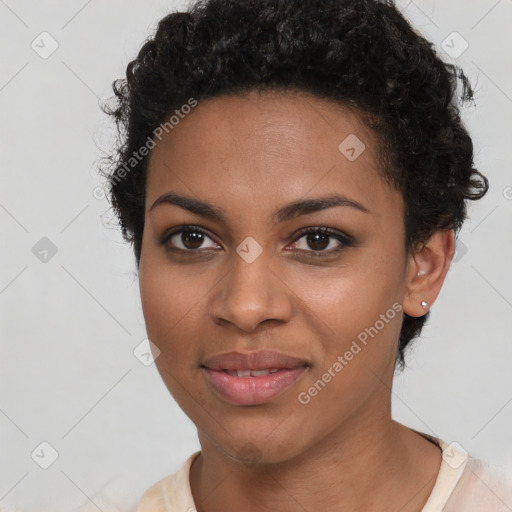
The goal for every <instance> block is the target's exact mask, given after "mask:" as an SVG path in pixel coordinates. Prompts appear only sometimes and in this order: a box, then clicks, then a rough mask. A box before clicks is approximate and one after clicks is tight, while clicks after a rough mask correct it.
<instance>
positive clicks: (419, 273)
mask: <svg viewBox="0 0 512 512" xmlns="http://www.w3.org/2000/svg"><path fill="white" fill-rule="evenodd" d="M425 274H426V272H425V271H424V270H420V271H419V272H418V273H417V274H416V275H417V276H424V275H425Z"/></svg>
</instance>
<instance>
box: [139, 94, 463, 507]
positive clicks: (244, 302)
mask: <svg viewBox="0 0 512 512" xmlns="http://www.w3.org/2000/svg"><path fill="white" fill-rule="evenodd" d="M349 134H355V135H356V136H357V137H358V138H359V139H360V140H361V141H363V143H364V144H365V146H366V148H365V150H364V151H363V152H362V154H361V155H360V156H359V157H358V158H357V159H356V160H354V161H350V160H348V159H347V158H346V157H345V156H344V155H343V154H342V153H341V152H340V150H339V149H338V146H339V144H340V143H341V142H342V141H343V140H344V139H345V138H346V137H347V136H348V135H349ZM376 143H377V138H376V135H375V133H373V132H372V131H371V129H370V128H368V127H367V126H366V125H365V124H364V123H363V122H362V121H361V119H360V118H359V116H358V115H357V112H356V111H353V110H350V109H349V108H347V107H343V106H341V105H338V104H335V103H332V102H329V101H327V100H323V99H319V98H317V97H315V96H312V95H309V94H306V93H282V92H269V91H267V92H263V93H257V92H254V91H253V92H251V93H248V94H246V95H244V96H222V97H217V98H213V99H208V100H204V101H201V102H199V104H198V106H197V107H195V109H194V110H193V112H192V113H190V114H189V115H188V116H187V117H186V118H185V119H183V120H181V121H180V123H179V124H178V125H177V126H175V127H174V129H173V130H172V131H170V132H169V133H168V134H166V135H164V137H163V138H162V140H161V142H159V143H158V144H157V145H156V147H155V148H154V149H152V150H151V154H150V158H149V165H148V179H147V188H146V216H145V227H144V236H143V242H142V255H141V260H140V267H139V284H140V293H141V300H142V308H143V313H144V318H145V322H146V327H147V332H148V337H149V339H150V340H152V342H153V343H154V344H155V346H157V347H158V349H159V350H160V354H159V356H158V357H157V359H156V365H157V367H158V371H159V373H160V375H161V376H162V379H163V380H164V382H165V384H166V386H167V388H168V389H169V391H170V393H171V394H172V396H173V397H174V398H175V400H176V401H177V402H178V404H179V405H180V407H181V408H182V409H183V411H184V412H185V413H186V414H187V415H188V416H189V417H190V419H191V420H192V421H193V422H194V424H195V425H196V426H197V430H198V436H199V441H200V444H201V455H200V456H199V457H198V458H197V459H196V460H195V461H194V464H193V465H192V468H191V471H190V484H191V489H192V494H193V497H194V501H195V503H196V508H197V510H198V511H199V512H218V511H220V510H222V511H223V512H230V511H235V510H236V511H239V510H244V511H248V512H252V511H256V510H257V511H259V512H261V511H262V510H263V511H267V510H268V511H270V510H276V509H279V510H280V511H285V512H286V511H294V512H296V511H297V510H310V511H312V510H323V509H326V510H332V511H341V510H352V511H359V510H361V511H362V510H365V511H367V512H372V511H382V510H396V511H398V510H400V511H401V512H413V511H420V510H421V508H422V507H423V505H424V504H425V502H426V501H427V499H428V496H429V495H430V493H431V491H432V488H433V486H434V483H435V479H436V478H437V474H438V471H439V467H440V464H441V451H440V450H439V448H438V447H436V446H435V445H434V444H432V443H430V442H428V441H427V440H426V439H425V438H423V437H422V436H420V435H419V434H417V433H416V432H414V431H412V430H410V429H409V428H407V427H405V426H403V425H400V424H399V423H397V422H395V421H394V420H392V418H391V386H392V380H393V374H394V363H395V355H396V351H397V343H398V337H399V333H400V327H401V318H402V315H401V313H400V314H396V315H395V316H394V318H392V319H389V320H388V322H387V323H386V324H385V326H384V328H382V329H381V330H379V332H378V334H377V335H375V336H374V337H373V338H369V341H368V343H367V345H366V346H364V348H362V350H361V351H360V352H359V353H358V354H357V355H355V356H354V357H353V359H352V360H351V361H349V362H348V364H346V366H344V368H343V370H342V371H341V372H339V374H337V375H336V377H334V378H332V380H331V381H330V382H329V383H328V384H327V385H326V386H325V387H324V388H323V389H322V390H321V392H319V393H318V394H317V395H316V396H314V397H312V398H311V400H310V401H309V402H308V403H307V404H302V403H300V402H299V400H298V394H299V393H300V392H303V391H307V390H308V389H309V388H310V387H311V386H312V385H313V384H314V383H315V382H316V381H317V380H318V379H321V378H322V375H323V374H324V373H325V372H326V371H327V370H328V368H329V367H332V365H333V363H334V362H335V361H336V360H337V358H338V356H339V355H343V354H344V353H345V352H346V351H347V350H348V349H349V348H350V346H351V344H352V342H353V341H354V340H356V339H357V336H358V334H360V333H361V332H362V331H364V329H365V328H368V327H370V326H373V325H375V323H376V321H377V320H378V319H379V318H381V317H380V315H382V314H386V311H388V310H389V309H390V308H392V305H393V304H394V303H398V304H400V305H401V306H402V308H403V311H404V312H406V313H407V314H408V315H410V316H421V315H423V314H425V310H424V309H423V308H422V307H421V305H420V303H421V301H422V300H425V301H427V302H428V304H429V307H430V305H432V303H433V302H434V301H435V299H436V297H437V296H438V294H439V292H440V289H441V286H442V284H443V282H444V279H445V276H446V273H447V271H448V268H449V265H450V262H451V259H452V257H453V254H454V251H455V246H454V233H453V231H452V230H447V231H439V232H436V233H435V234H434V235H433V236H432V238H431V239H430V240H429V241H428V243H427V244H426V245H425V246H424V247H423V248H422V249H421V250H418V251H417V252H415V253H413V254H407V253H406V252H405V250H404V236H405V231H404V204H403V199H402V196H401V194H400V192H398V191H397V190H394V189H392V188H391V187H390V186H389V185H388V184H386V182H385V181H384V180H383V179H382V178H381V176H380V174H379V171H378V162H379V157H378V152H377V145H376ZM168 192H174V193H176V194H180V195H186V196H189V197H193V198H195V199H200V200H203V201H208V202H209V203H211V204H212V205H214V206H216V207H217V208H219V209H222V211H223V212H224V214H225V217H226V222H220V221H217V220H212V219H206V218H203V217H202V216H200V215H198V214H194V213H191V212H189V211H187V210H185V209H182V208H180V207H178V206H176V205H171V204H161V205H159V206H157V207H155V208H154V209H152V210H151V211H150V208H151V205H153V203H154V202H155V201H156V199H158V198H159V197H160V196H162V195H163V194H165V193H168ZM333 193H338V194H342V195H345V196H347V197H348V198H350V199H353V200H355V201H357V202H359V203H361V204H362V205H364V206H365V207H366V208H367V209H368V210H370V213H365V212H363V211H360V210H358V209H356V208H351V207H346V206H345V207H334V208H329V209H325V210H322V211H318V212H314V213H308V214H306V215H301V216H297V217H294V218H292V219H289V220H287V221H284V222H281V223H277V224H275V223H274V222H273V221H272V213H273V212H274V211H275V210H276V209H277V208H279V207H281V206H283V205H285V204H288V203H290V202H293V201H296V200H298V199H304V198H306V197H307V198H313V197H322V196H328V195H332V194H333ZM189 224H192V225H194V226H199V227H201V228H203V229H205V230H206V231H207V232H208V234H207V235H206V236H205V237H204V238H203V240H202V245H201V239H199V242H198V243H197V244H196V245H191V244H190V243H188V245H186V244H187V240H186V239H185V241H184V240H183V238H182V233H178V235H175V236H173V237H172V238H171V241H168V242H167V245H168V246H170V247H172V246H173V244H174V247H176V248H181V249H182V250H183V251H187V250H188V251H189V252H186V253H184V254H182V255H181V256H180V255H177V254H174V253H172V252H170V251H167V250H166V249H165V246H164V245H161V244H159V239H160V238H161V236H162V235H163V234H164V233H165V232H166V231H167V230H169V229H170V228H173V227H178V226H184V225H189ZM309 227H312V228H315V227H329V228H331V229H333V230H337V231H340V232H341V233H347V234H349V235H351V236H352V237H353V238H354V239H355V244H354V245H353V246H343V244H342V243H340V242H339V241H337V239H336V238H334V237H332V236H328V237H326V238H325V239H321V240H320V242H322V243H323V245H322V248H321V249H320V250H321V251H324V252H326V253H327V252H328V251H329V250H331V249H335V248H337V247H342V249H341V250H340V251H339V252H332V251H331V253H330V255H329V256H327V257H323V258H321V257H319V256H315V255H314V254H313V250H314V249H315V248H316V249H318V246H315V245H311V244H312V243H314V240H313V242H311V237H310V242H309V243H308V236H307V235H300V234H299V233H298V232H299V230H300V229H301V228H309ZM188 229H189V230H190V228H188ZM196 236H197V235H196ZM248 236H250V237H252V238H253V239H254V240H256V241H257V243H258V244H259V245H260V246H261V248H262V251H263V252H262V253H261V254H260V255H259V256H258V258H257V259H256V260H255V261H253V262H252V263H247V261H245V260H244V259H243V258H241V257H240V256H239V254H238V253H237V252H236V248H237V247H238V246H239V245H240V244H241V243H242V241H243V240H244V239H245V238H246V237H248ZM197 247H199V249H197ZM191 251H196V252H195V253H194V254H195V255H193V254H192V252H191ZM198 251H203V252H202V255H201V254H200V253H199V252H198ZM198 254H199V255H198ZM420 270H421V271H422V273H421V275H418V273H419V272H420ZM268 348H271V349H275V350H278V351H281V352H284V353H287V354H290V355H294V356H296V357H302V358H304V359H306V360H307V361H308V362H309V363H310V365H311V366H310V367H309V368H308V369H307V370H306V371H305V372H304V373H303V374H302V375H301V376H300V378H299V379H298V380H297V381H296V382H295V384H294V385H293V386H292V387H291V388H289V389H287V390H286V391H284V392H283V393H281V394H280V395H279V396H277V397H276V398H274V399H272V400H271V401H270V402H267V403H264V404H259V405H255V406H237V405H232V404H230V403H228V402H226V401H224V400H223V399H222V398H221V397H219V396H218V395H217V394H216V393H215V392H214V391H213V390H212V388H211V387H210V386H209V384H208V382H207V380H206V378H205V375H204V371H203V370H202V369H201V364H202V362H203V361H204V360H205V359H206V358H208V357H211V356H213V355H214V354H218V353H220V352H226V351H231V350H239V351H242V352H249V351H256V350H260V349H268Z"/></svg>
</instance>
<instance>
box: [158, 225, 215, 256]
mask: <svg viewBox="0 0 512 512" xmlns="http://www.w3.org/2000/svg"><path fill="white" fill-rule="evenodd" d="M207 239H209V240H211V241H212V242H213V246H210V247H202V245H203V244H204V243H205V240H207ZM160 243H161V244H162V245H165V246H166V247H167V248H168V249H169V250H178V251H182V252H196V251H199V249H217V248H219V247H220V246H219V245H218V244H217V243H216V242H215V241H213V240H212V238H211V237H210V236H208V234H207V232H206V231H205V230H204V229H202V228H200V227H198V226H181V228H176V229H173V230H171V231H169V232H167V233H164V235H163V236H162V239H161V241H160Z"/></svg>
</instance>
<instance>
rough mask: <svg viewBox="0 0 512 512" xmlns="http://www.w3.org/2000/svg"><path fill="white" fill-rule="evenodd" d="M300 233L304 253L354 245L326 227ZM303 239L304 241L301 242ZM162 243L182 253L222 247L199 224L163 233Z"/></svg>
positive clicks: (328, 251) (327, 252)
mask: <svg viewBox="0 0 512 512" xmlns="http://www.w3.org/2000/svg"><path fill="white" fill-rule="evenodd" d="M299 235H300V236H299V237H298V238H296V239H295V241H294V242H293V244H292V245H295V246H296V247H294V249H296V250H298V251H299V252H303V253H312V256H318V257H322V256H324V255H325V256H327V255H330V254H333V253H335V252H338V251H340V250H342V249H343V248H345V247H350V246H353V245H354V241H353V239H352V237H350V236H349V235H346V234H344V233H342V232H340V231H336V230H333V229H330V228H326V227H315V228H304V229H302V230H300V232H299ZM301 239H304V241H303V242H302V243H299V241H300V240H301ZM207 240H210V241H211V244H212V245H210V246H204V245H203V244H204V243H205V242H206V241H207ZM160 244H161V245H164V246H165V248H166V249H167V250H169V251H173V252H181V253H185V252H189V253H196V252H197V253H200V252H202V250H203V249H205V250H208V249H219V248H221V247H220V245H219V244H217V242H215V241H214V240H213V239H212V238H211V237H210V236H209V235H208V233H207V231H205V230H204V229H202V228H200V227H199V226H180V227H177V228H174V229H172V230H170V231H168V232H166V233H164V234H163V235H162V237H161V240H160ZM297 246H298V247H297ZM301 246H302V247H301Z"/></svg>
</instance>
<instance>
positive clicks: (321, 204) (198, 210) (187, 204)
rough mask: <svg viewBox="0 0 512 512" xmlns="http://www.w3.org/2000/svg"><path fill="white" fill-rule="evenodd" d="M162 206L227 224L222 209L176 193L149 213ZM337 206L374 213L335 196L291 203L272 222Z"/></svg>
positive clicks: (279, 210)
mask: <svg viewBox="0 0 512 512" xmlns="http://www.w3.org/2000/svg"><path fill="white" fill-rule="evenodd" d="M162 204H172V205H175V206H179V207H180V208H183V209H184V210H188V211H189V212H191V213H194V214H196V215H199V216H201V217H204V218H206V219H212V220H217V221H219V222H224V223H225V222H226V216H225V213H224V210H223V209H222V208H218V207H216V206H214V205H212V204H211V203H209V202H207V201H201V200H199V199H194V198H192V197H187V196H181V195H178V194H175V193H174V192H169V193H167V194H164V195H163V196H160V197H159V198H158V199H157V200H156V201H155V202H154V203H153V204H152V205H151V207H150V208H149V213H151V212H152V211H153V210H154V209H155V208H156V207H157V206H159V205H162ZM336 206H345V207H349V208H354V209H356V210H359V211H361V212H364V213H372V212H371V211H370V210H369V209H368V208H366V207H365V206H363V205H362V204H361V203H359V202H357V201H355V200H353V199H350V198H348V197H345V196H342V195H339V194H334V195H330V196H326V197H316V198H312V199H300V200H298V201H294V202H293V203H289V204H287V205H285V206H282V207H281V208H279V209H278V210H276V211H275V212H274V213H273V215H272V220H273V222H274V224H278V223H279V222H284V221H287V220H290V219H292V218H294V217H298V216H300V215H307V214H310V213H315V212H319V211H321V210H326V209H327V208H334V207H336Z"/></svg>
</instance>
